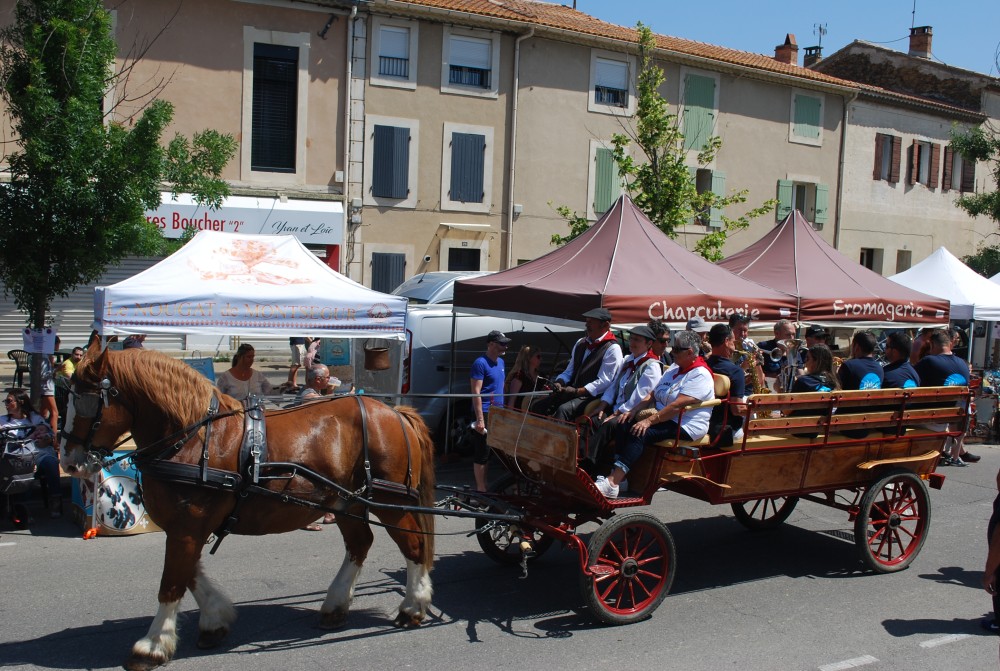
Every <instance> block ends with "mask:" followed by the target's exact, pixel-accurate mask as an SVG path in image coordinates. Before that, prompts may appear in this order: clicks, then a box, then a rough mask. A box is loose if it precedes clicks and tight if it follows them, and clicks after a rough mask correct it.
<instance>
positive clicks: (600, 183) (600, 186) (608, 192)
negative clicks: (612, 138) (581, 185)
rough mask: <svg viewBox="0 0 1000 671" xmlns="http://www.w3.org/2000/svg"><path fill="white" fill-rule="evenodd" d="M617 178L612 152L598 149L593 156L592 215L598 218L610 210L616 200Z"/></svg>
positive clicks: (603, 148) (604, 148) (601, 148)
mask: <svg viewBox="0 0 1000 671" xmlns="http://www.w3.org/2000/svg"><path fill="white" fill-rule="evenodd" d="M617 177H618V171H617V170H616V169H615V159H614V152H612V151H611V150H610V149H608V148H606V147H598V148H597V152H596V155H595V156H594V214H596V215H597V216H598V217H599V216H601V215H602V214H604V213H605V212H607V211H608V210H609V209H611V206H612V205H614V204H615V200H616V199H617V198H618V189H616V188H615V187H616V186H617V185H618V179H617Z"/></svg>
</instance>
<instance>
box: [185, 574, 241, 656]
mask: <svg viewBox="0 0 1000 671" xmlns="http://www.w3.org/2000/svg"><path fill="white" fill-rule="evenodd" d="M188 589H190V590H191V594H193V595H194V599H195V601H197V602H198V611H199V613H200V615H199V617H198V647H199V648H201V649H202V650H205V649H207V648H214V647H215V646H217V645H218V644H219V643H220V642H221V641H222V639H223V638H225V637H226V634H228V633H229V625H231V624H232V623H233V621H234V620H235V619H236V609H235V608H233V602H232V601H230V600H229V597H227V596H226V595H225V594H223V592H222V590H220V589H219V588H218V586H217V585H216V584H215V583H214V582H212V581H211V580H210V579H209V577H208V576H207V575H205V569H204V567H203V566H202V565H201V562H199V563H198V567H197V569H196V572H195V576H194V580H193V581H192V583H191V584H190V585H188Z"/></svg>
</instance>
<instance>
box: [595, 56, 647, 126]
mask: <svg viewBox="0 0 1000 671" xmlns="http://www.w3.org/2000/svg"><path fill="white" fill-rule="evenodd" d="M634 71H635V59H634V58H632V57H631V56H629V55H628V54H620V53H616V52H614V51H603V50H601V49H591V50H590V89H589V91H588V93H587V96H588V100H587V109H588V110H589V111H591V112H600V113H601V114H616V115H619V116H621V115H630V114H633V113H635V89H634V87H633V84H632V77H631V74H632V73H633V72H634Z"/></svg>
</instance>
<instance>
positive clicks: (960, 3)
mask: <svg viewBox="0 0 1000 671" xmlns="http://www.w3.org/2000/svg"><path fill="white" fill-rule="evenodd" d="M560 2H561V3H562V4H565V5H570V6H572V4H573V0H560ZM576 8H577V9H578V10H580V11H581V12H585V13H587V14H590V15H591V16H595V17H597V18H599V19H602V20H604V21H609V22H611V23H616V24H618V25H622V26H635V23H636V21H642V22H643V23H645V24H646V25H648V26H650V27H651V28H652V29H653V31H654V32H656V33H660V34H662V35H672V36H674V37H683V38H686V39H691V40H698V41H699V42H708V43H709V44H715V45H718V46H722V47H729V48H732V49H739V50H741V51H752V52H754V53H760V54H769V55H771V54H774V47H775V45H777V44H781V43H782V42H784V40H785V34H786V33H793V34H794V35H795V38H796V41H797V42H798V44H799V63H800V64H801V62H802V50H803V49H804V48H805V47H808V46H815V45H816V44H817V42H818V39H819V38H818V36H817V35H815V34H814V32H813V31H814V26H815V25H816V24H826V29H827V34H826V35H825V36H824V37H823V53H824V54H825V55H830V54H832V53H833V52H834V51H836V50H838V49H840V48H841V47H843V46H845V45H847V44H849V43H851V42H852V41H854V40H865V41H868V42H877V43H880V44H882V45H883V46H885V47H887V48H889V49H896V50H899V51H906V50H907V48H908V45H909V34H910V26H911V25H916V26H931V27H932V28H933V29H934V38H933V43H932V46H931V50H932V52H933V55H934V57H935V58H936V59H937V60H938V61H941V62H944V63H947V64H949V65H954V66H956V67H960V68H965V69H967V70H973V71H976V72H982V73H985V74H991V75H993V76H994V77H996V76H998V73H997V65H996V61H997V49H998V43H1000V30H998V27H1000V0H947V1H942V0H933V1H932V0H917V2H916V23H913V19H914V15H913V11H914V0H867V1H864V2H860V1H858V0H837V1H836V2H829V1H828V2H822V3H815V4H811V3H807V2H798V3H792V2H778V1H777V0H741V1H738V0H714V1H713V2H705V1H704V0H702V1H701V2H677V0H577V3H576Z"/></svg>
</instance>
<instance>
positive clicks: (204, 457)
mask: <svg viewBox="0 0 1000 671" xmlns="http://www.w3.org/2000/svg"><path fill="white" fill-rule="evenodd" d="M218 412H219V397H218V396H216V395H215V392H212V400H210V401H209V402H208V416H207V417H206V418H205V419H206V420H207V422H206V423H205V440H204V441H202V444H201V481H202V482H208V441H209V440H211V438H212V424H214V423H215V422H214V421H213V418H214V417H215V415H216V413H218Z"/></svg>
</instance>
